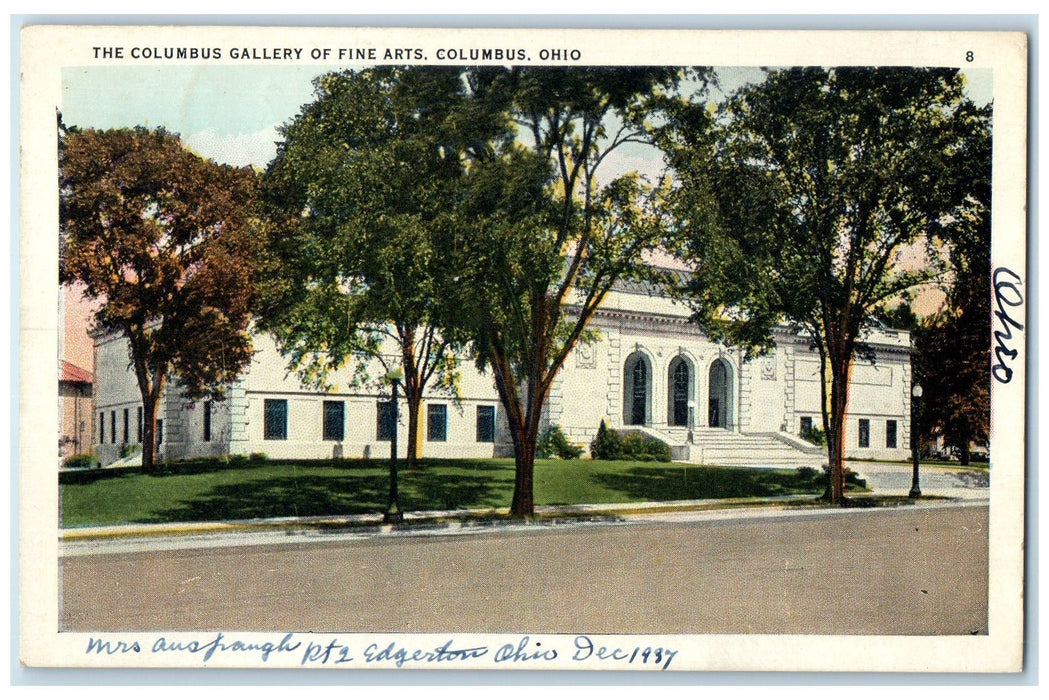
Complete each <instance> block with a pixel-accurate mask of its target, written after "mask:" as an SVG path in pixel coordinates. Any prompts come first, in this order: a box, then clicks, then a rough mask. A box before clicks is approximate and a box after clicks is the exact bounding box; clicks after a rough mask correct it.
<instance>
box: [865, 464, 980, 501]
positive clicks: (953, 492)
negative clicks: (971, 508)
mask: <svg viewBox="0 0 1049 700" xmlns="http://www.w3.org/2000/svg"><path fill="white" fill-rule="evenodd" d="M846 466H848V467H849V468H850V469H852V470H854V471H856V472H857V473H859V475H860V476H862V477H864V478H865V479H866V480H867V486H868V487H869V488H870V489H871V490H872V491H874V492H875V493H877V494H878V495H890V494H896V495H900V496H905V495H907V493H908V492H909V491H910V488H911V477H912V475H913V469H912V467H911V465H909V464H900V463H892V462H848V463H847V465H846ZM918 477H919V486H920V487H921V490H922V494H923V495H925V496H941V497H943V498H960V499H964V500H972V499H986V498H987V497H988V495H989V494H990V485H991V472H990V470H988V469H966V468H963V467H960V466H958V467H955V466H949V465H940V464H937V465H935V466H933V465H928V464H923V465H921V467H920V469H919V474H918Z"/></svg>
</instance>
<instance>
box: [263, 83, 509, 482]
mask: <svg viewBox="0 0 1049 700" xmlns="http://www.w3.org/2000/svg"><path fill="white" fill-rule="evenodd" d="M315 85H316V98H315V99H314V101H313V102H312V103H310V104H308V105H306V106H304V107H303V109H302V111H301V112H300V113H299V115H298V116H296V117H295V118H294V119H293V120H292V121H291V122H289V123H288V124H286V125H285V126H284V127H283V128H282V130H281V133H282V136H283V137H284V140H283V142H282V143H281V144H280V145H279V147H278V152H277V157H276V159H275V160H274V161H273V163H271V164H270V166H269V169H268V171H267V173H266V176H265V185H264V186H265V191H266V195H267V202H268V204H269V205H270V215H271V218H272V220H273V222H274V223H273V225H272V234H271V240H270V246H269V248H270V250H271V251H272V253H273V254H272V255H271V256H270V257H269V259H268V264H267V266H266V267H267V273H266V277H267V280H266V283H265V284H264V285H263V287H264V289H265V290H266V291H265V293H264V300H263V301H264V303H263V305H262V308H261V314H260V315H261V321H260V323H261V326H262V327H263V328H265V329H266V330H268V331H270V332H271V333H272V334H273V335H274V337H275V338H276V339H277V341H278V345H279V347H280V348H281V349H282V351H283V352H285V354H286V355H287V356H288V357H289V364H290V367H291V368H292V369H294V370H296V371H298V372H299V374H300V376H301V377H302V379H303V381H304V382H305V383H309V384H313V385H316V386H318V387H324V386H327V384H328V377H329V376H330V373H331V371H333V370H334V369H337V368H339V367H345V366H352V367H353V368H354V374H355V379H354V380H353V381H355V382H357V383H359V382H363V381H365V380H367V379H369V378H368V377H367V374H366V366H367V362H368V361H369V360H378V361H379V362H381V363H382V364H383V365H384V366H386V369H387V370H390V369H392V368H393V365H395V364H400V365H401V366H402V367H403V370H404V391H405V396H406V399H407V405H408V461H409V464H411V465H414V463H415V460H416V457H417V454H418V443H419V437H420V431H419V425H420V420H419V419H420V408H421V406H422V397H423V392H424V391H425V390H426V388H427V387H428V386H436V387H437V388H438V389H439V390H443V391H446V392H449V393H451V394H453V395H455V394H456V392H457V389H456V381H457V379H458V372H457V367H458V360H457V350H458V347H457V346H456V345H455V344H454V343H453V342H451V338H450V337H449V336H447V335H445V334H442V332H441V329H442V326H444V325H446V319H447V318H448V316H449V315H450V314H452V313H454V312H455V309H454V307H453V306H452V304H451V302H452V300H453V298H454V295H453V293H452V292H453V289H452V287H453V285H454V270H453V269H452V267H451V266H450V264H449V259H450V251H449V250H447V249H444V248H442V247H441V241H440V240H439V238H438V236H437V231H438V230H439V226H438V222H439V221H442V220H443V219H445V218H447V216H448V212H449V211H450V209H451V207H452V203H454V201H455V199H456V197H457V194H456V192H457V188H458V187H460V186H461V182H462V180H463V177H464V174H465V168H466V158H467V156H468V155H469V153H470V152H471V150H472V149H475V148H478V147H484V146H486V145H487V143H488V141H489V140H490V139H491V138H492V137H493V135H495V134H497V133H500V132H502V131H505V125H504V124H500V123H498V122H497V121H494V120H492V119H491V118H490V116H489V115H487V114H486V113H485V112H483V111H481V110H478V109H476V107H475V106H474V104H473V103H472V102H471V101H470V100H469V99H468V95H467V91H466V88H465V85H464V84H463V82H462V80H461V76H460V71H459V70H458V69H447V68H433V67H415V68H411V67H409V68H396V67H379V68H373V69H368V70H363V71H356V72H355V71H345V72H341V73H331V74H328V75H325V76H322V77H320V78H318V79H317V80H316V81H315ZM384 338H386V339H389V340H392V341H393V343H394V344H395V345H396V347H397V348H398V357H397V358H396V359H391V358H388V357H385V356H384V355H383V354H382V341H383V339H384Z"/></svg>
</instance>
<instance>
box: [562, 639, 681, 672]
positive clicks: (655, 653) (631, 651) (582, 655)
mask: <svg viewBox="0 0 1049 700" xmlns="http://www.w3.org/2000/svg"><path fill="white" fill-rule="evenodd" d="M591 656H595V657H597V658H598V659H601V660H602V661H621V662H623V663H624V664H634V663H638V664H647V663H648V662H649V661H651V662H652V663H654V664H656V665H659V664H663V667H662V669H661V670H663V671H665V670H667V668H668V667H669V666H670V662H671V661H673V660H674V657H675V656H677V651H675V650H673V649H667V648H664V647H633V648H629V647H628V648H626V649H622V648H619V647H614V648H613V647H606V646H596V645H595V644H594V642H593V640H591V639H590V637H587V636H586V635H582V634H581V635H579V636H578V637H576V638H575V653H574V654H573V655H572V660H573V661H586V660H587V659H589V658H590V657H591Z"/></svg>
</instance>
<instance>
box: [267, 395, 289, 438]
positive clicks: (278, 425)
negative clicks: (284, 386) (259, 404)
mask: <svg viewBox="0 0 1049 700" xmlns="http://www.w3.org/2000/svg"><path fill="white" fill-rule="evenodd" d="M263 409H264V412H265V416H264V418H263V428H262V431H263V434H262V437H263V439H264V440H287V439H288V402H287V401H286V400H285V399H266V400H265V401H264V402H263Z"/></svg>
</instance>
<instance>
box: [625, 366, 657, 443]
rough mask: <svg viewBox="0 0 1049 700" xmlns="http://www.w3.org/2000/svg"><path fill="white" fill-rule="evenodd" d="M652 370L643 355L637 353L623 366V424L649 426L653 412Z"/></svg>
mask: <svg viewBox="0 0 1049 700" xmlns="http://www.w3.org/2000/svg"><path fill="white" fill-rule="evenodd" d="M651 398H652V368H651V366H650V365H649V362H648V358H647V357H645V355H644V354H643V353H640V352H635V353H632V354H631V355H630V357H628V358H627V359H626V364H625V365H624V366H623V424H624V425H647V424H648V422H649V421H648V417H649V416H650V415H651V413H652V411H651V409H650V408H649V403H650V401H651Z"/></svg>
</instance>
